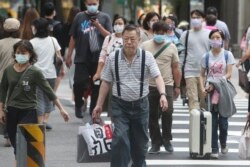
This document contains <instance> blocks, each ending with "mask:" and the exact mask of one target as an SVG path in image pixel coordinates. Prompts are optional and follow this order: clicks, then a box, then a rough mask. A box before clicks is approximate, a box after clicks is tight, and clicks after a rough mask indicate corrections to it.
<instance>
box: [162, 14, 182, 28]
mask: <svg viewBox="0 0 250 167" xmlns="http://www.w3.org/2000/svg"><path fill="white" fill-rule="evenodd" d="M167 19H170V20H172V21H173V22H174V24H175V25H176V26H177V25H178V18H177V16H174V15H170V16H167V17H166V16H164V18H163V19H162V20H163V21H166V20H167Z"/></svg>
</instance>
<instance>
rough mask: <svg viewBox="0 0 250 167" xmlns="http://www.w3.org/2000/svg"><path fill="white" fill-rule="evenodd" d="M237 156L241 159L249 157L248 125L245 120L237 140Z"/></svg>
mask: <svg viewBox="0 0 250 167" xmlns="http://www.w3.org/2000/svg"><path fill="white" fill-rule="evenodd" d="M239 157H240V158H241V159H250V125H249V121H247V123H246V126H245V128H244V129H243V130H242V135H241V137H240V142H239Z"/></svg>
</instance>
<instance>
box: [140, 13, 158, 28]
mask: <svg viewBox="0 0 250 167" xmlns="http://www.w3.org/2000/svg"><path fill="white" fill-rule="evenodd" d="M155 16H157V17H158V19H159V20H160V19H161V17H160V15H159V14H158V13H156V12H149V13H148V14H147V15H146V17H145V19H144V20H143V23H142V27H143V28H144V29H145V30H149V29H150V27H149V25H148V22H149V21H150V20H151V19H152V18H153V17H155Z"/></svg>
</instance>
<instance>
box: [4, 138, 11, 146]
mask: <svg viewBox="0 0 250 167" xmlns="http://www.w3.org/2000/svg"><path fill="white" fill-rule="evenodd" d="M10 146H11V143H10V139H9V138H6V140H5V143H4V147H10Z"/></svg>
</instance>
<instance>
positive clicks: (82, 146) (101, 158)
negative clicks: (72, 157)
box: [76, 134, 111, 163]
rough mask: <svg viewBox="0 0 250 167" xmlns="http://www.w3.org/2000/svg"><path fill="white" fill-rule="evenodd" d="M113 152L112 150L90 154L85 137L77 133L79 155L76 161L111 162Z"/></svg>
mask: <svg viewBox="0 0 250 167" xmlns="http://www.w3.org/2000/svg"><path fill="white" fill-rule="evenodd" d="M110 159H111V154H110V152H107V153H104V154H100V155H96V156H89V151H88V146H87V143H86V141H85V139H84V138H83V135H82V134H78V135H77V157H76V161H77V162H78V163H87V162H110Z"/></svg>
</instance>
